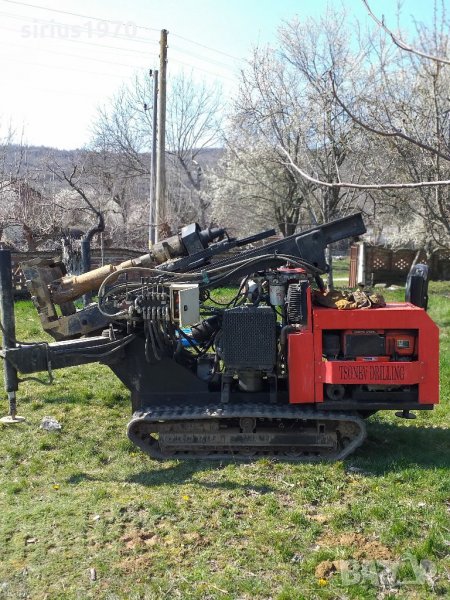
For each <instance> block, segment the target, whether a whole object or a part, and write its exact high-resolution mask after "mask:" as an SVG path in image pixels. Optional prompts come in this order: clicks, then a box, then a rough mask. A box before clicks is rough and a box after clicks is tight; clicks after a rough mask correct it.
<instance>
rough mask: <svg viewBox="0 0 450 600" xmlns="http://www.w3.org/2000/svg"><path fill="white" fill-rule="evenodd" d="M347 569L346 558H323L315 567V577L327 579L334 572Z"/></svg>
mask: <svg viewBox="0 0 450 600" xmlns="http://www.w3.org/2000/svg"><path fill="white" fill-rule="evenodd" d="M342 571H348V562H347V561H346V560H323V561H322V562H321V563H319V564H318V565H317V567H316V571H315V575H316V577H317V579H328V578H329V577H331V575H334V573H338V572H339V573H342Z"/></svg>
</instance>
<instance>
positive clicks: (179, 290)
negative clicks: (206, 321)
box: [170, 283, 200, 327]
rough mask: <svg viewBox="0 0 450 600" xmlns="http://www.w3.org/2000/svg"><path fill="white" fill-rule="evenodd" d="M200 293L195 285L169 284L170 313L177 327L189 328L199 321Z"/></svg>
mask: <svg viewBox="0 0 450 600" xmlns="http://www.w3.org/2000/svg"><path fill="white" fill-rule="evenodd" d="M199 305H200V293H199V289H198V285H197V284H193V283H171V284H170V312H171V313H172V319H173V320H174V321H175V322H176V323H177V324H178V326H179V327H189V326H190V325H195V323H198V322H199V321H200V306H199Z"/></svg>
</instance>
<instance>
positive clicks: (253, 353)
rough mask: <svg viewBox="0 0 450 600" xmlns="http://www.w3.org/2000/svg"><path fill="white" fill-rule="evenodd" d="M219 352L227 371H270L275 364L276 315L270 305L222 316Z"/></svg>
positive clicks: (244, 309)
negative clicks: (220, 351) (220, 350)
mask: <svg viewBox="0 0 450 600" xmlns="http://www.w3.org/2000/svg"><path fill="white" fill-rule="evenodd" d="M221 349H222V355H223V361H224V364H225V366H226V367H227V368H228V369H236V370H245V369H253V370H257V371H271V370H272V369H273V367H274V365H275V363H276V315H275V313H274V311H273V310H272V308H271V307H270V306H240V307H237V308H232V309H229V310H226V311H225V312H224V315H223V326H222V341H221Z"/></svg>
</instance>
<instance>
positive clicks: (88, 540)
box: [0, 284, 450, 600]
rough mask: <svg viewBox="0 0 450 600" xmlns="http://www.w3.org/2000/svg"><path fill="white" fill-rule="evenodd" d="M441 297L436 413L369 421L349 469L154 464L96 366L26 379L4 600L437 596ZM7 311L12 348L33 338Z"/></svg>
mask: <svg viewBox="0 0 450 600" xmlns="http://www.w3.org/2000/svg"><path fill="white" fill-rule="evenodd" d="M449 292H450V285H449V284H437V285H433V286H432V289H431V300H430V314H431V315H432V317H433V318H434V319H435V320H436V321H437V322H438V323H439V324H440V326H441V404H440V405H439V406H438V407H437V409H436V410H435V411H433V412H426V413H424V414H419V415H418V418H417V420H415V421H403V420H400V419H396V418H395V417H394V416H393V415H391V414H390V413H379V414H378V415H375V416H374V417H372V418H371V419H370V420H369V421H368V440H367V441H366V443H365V444H364V446H363V447H362V448H361V449H360V450H358V452H357V453H355V454H354V455H353V456H352V457H351V458H349V459H348V460H346V461H345V462H338V463H335V464H320V465H307V464H304V465H301V464H300V465H299V464H289V463H281V462H276V461H271V460H266V459H263V460H258V461H256V462H253V463H250V464H241V463H234V462H224V463H221V464H216V463H212V462H204V461H193V462H179V461H167V462H164V463H159V462H156V461H152V460H151V459H149V458H148V457H146V456H145V455H143V454H142V453H141V452H140V451H138V450H136V449H135V448H134V447H133V446H132V445H131V444H130V443H129V442H128V440H127V438H126V434H125V425H126V423H127V419H128V418H129V411H130V408H129V401H128V392H127V391H126V390H125V388H124V387H123V386H122V385H121V384H120V383H119V381H118V380H117V379H116V378H115V377H114V376H113V374H112V373H111V372H110V371H109V370H108V369H107V368H106V367H102V366H98V365H88V366H85V367H76V368H73V369H70V370H69V369H67V370H61V371H58V372H56V382H55V384H54V385H53V386H51V387H42V386H38V385H37V384H34V383H26V384H22V385H21V390H20V395H19V399H20V413H21V414H24V415H25V416H26V417H27V421H26V423H24V424H22V425H18V426H14V427H11V426H10V427H6V426H3V427H1V428H0V465H1V466H0V515H1V516H0V599H1V600H3V599H5V600H6V599H14V600H16V599H20V598H31V599H33V600H35V599H36V600H39V599H42V600H43V599H45V598H47V599H80V600H81V599H83V600H84V599H88V598H96V599H97V598H105V599H108V600H116V599H120V600H122V599H124V600H125V599H127V600H128V599H130V600H134V599H136V600H137V599H140V600H143V599H158V600H159V599H163V598H168V599H172V598H181V599H198V600H206V599H210V598H211V599H216V598H217V599H223V600H225V599H230V600H237V599H242V600H243V599H261V600H262V599H265V600H269V598H270V599H274V600H301V599H305V600H306V599H307V600H309V599H314V598H325V599H335V598H355V599H356V598H358V599H359V598H367V599H370V598H393V597H394V596H395V598H405V599H406V598H408V599H410V598H439V597H442V598H444V597H448V596H449V594H450V584H449V576H448V572H449V571H448V569H449V551H450V545H449V540H450V531H449V530H450V477H449V473H450V468H449V467H450V464H449V463H450V460H449V457H450V452H449V450H450V440H449V437H450V434H449V427H450V410H449V396H450V393H449V390H450V359H449V356H450V353H449V350H450V299H449V298H447V297H445V294H448V293H449ZM401 293H402V292H401V291H398V292H386V295H389V296H390V298H392V299H400V295H401ZM16 313H17V321H18V323H17V325H18V326H17V329H18V331H17V336H18V337H19V339H20V338H22V339H42V337H43V336H42V334H41V329H40V325H39V323H38V321H37V319H36V316H35V313H34V309H32V307H31V305H30V304H29V303H26V302H20V303H18V304H17V307H16ZM5 410H6V407H5V408H4V410H3V412H5ZM45 415H51V416H53V417H55V418H56V419H58V421H60V422H61V424H62V431H61V432H60V433H48V432H44V431H43V430H41V429H40V428H39V424H40V422H41V420H42V418H43V417H44V416H45ZM339 560H346V561H349V563H348V565H349V567H350V570H349V571H348V572H345V571H343V572H342V573H341V572H340V571H339V569H340V568H341V566H342V564H341V563H339V562H337V561H339ZM420 561H425V562H422V566H421V567H420ZM426 561H430V562H426ZM386 566H389V567H390V568H391V570H392V569H394V570H395V569H398V571H397V574H396V577H395V578H394V579H396V582H397V583H392V582H391V583H389V571H388V570H387V569H386ZM336 569H337V572H335V573H334V574H333V571H336ZM414 569H415V570H416V575H418V576H419V578H418V580H417V581H413V580H414V578H415V575H414ZM391 579H392V578H391ZM408 581H409V582H410V583H408ZM399 582H401V584H399Z"/></svg>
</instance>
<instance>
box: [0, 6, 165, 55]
mask: <svg viewBox="0 0 450 600" xmlns="http://www.w3.org/2000/svg"><path fill="white" fill-rule="evenodd" d="M4 1H6V0H4ZM0 15H2V16H4V17H8V18H10V19H16V20H17V21H28V22H31V23H33V24H34V29H35V32H34V33H35V35H34V37H40V36H39V35H38V36H37V35H36V33H38V34H39V32H38V31H37V24H38V23H39V24H41V23H42V24H43V25H44V26H46V25H50V28H51V29H52V30H53V31H52V33H53V34H55V33H56V34H58V33H59V36H58V37H59V38H60V39H67V37H68V35H62V34H61V32H60V30H61V28H65V32H64V33H66V34H68V33H69V30H70V29H72V30H74V32H76V33H77V34H79V33H81V32H84V31H85V32H87V33H88V34H90V35H92V34H94V35H96V36H97V37H99V38H114V39H121V40H127V41H130V42H135V43H138V44H150V43H154V44H156V43H157V41H156V40H152V39H150V38H143V37H137V36H135V35H126V34H125V35H122V34H120V33H117V32H116V33H108V32H105V31H100V30H97V31H95V30H93V29H92V27H91V26H90V25H89V24H86V25H74V24H71V23H67V22H64V21H55V20H54V19H52V20H51V21H49V20H48V19H36V18H34V17H27V16H25V15H16V14H13V13H8V12H0ZM115 25H116V26H118V25H122V23H120V22H119V21H117V22H116V24H115ZM123 25H125V26H126V27H128V25H127V24H123ZM132 27H133V28H135V27H137V26H136V25H134V24H133V26H132ZM43 29H44V28H42V31H41V34H40V35H42V36H44V37H48V33H47V34H44V33H43ZM55 29H58V30H59V31H55ZM22 31H23V30H22ZM72 39H73V38H72Z"/></svg>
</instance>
